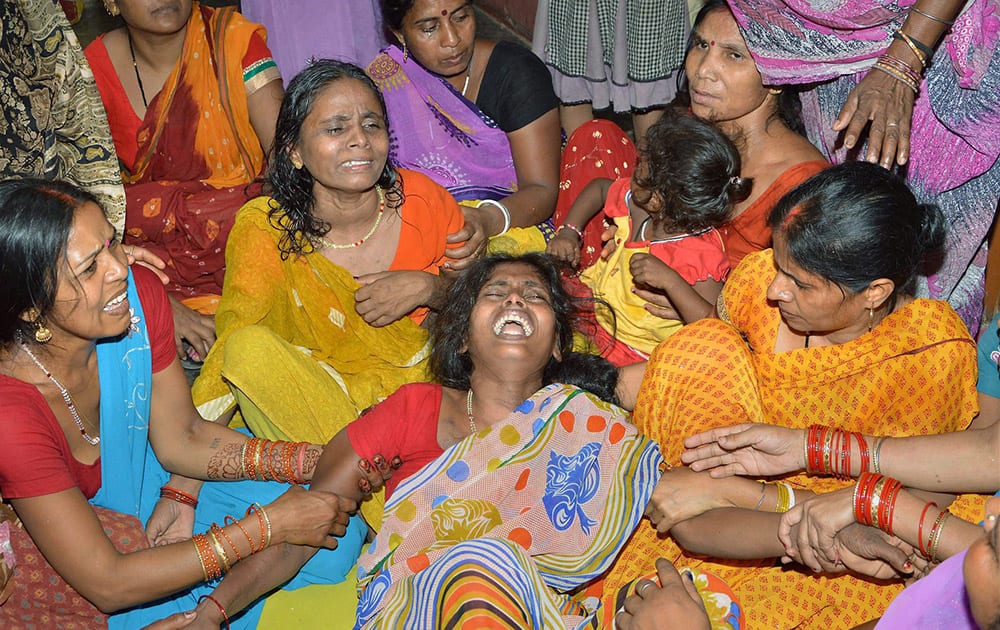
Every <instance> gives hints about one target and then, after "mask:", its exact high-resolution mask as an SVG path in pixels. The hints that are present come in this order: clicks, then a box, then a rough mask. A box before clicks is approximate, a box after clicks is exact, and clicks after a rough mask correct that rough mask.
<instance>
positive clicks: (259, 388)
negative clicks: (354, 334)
mask: <svg viewBox="0 0 1000 630" xmlns="http://www.w3.org/2000/svg"><path fill="white" fill-rule="evenodd" d="M222 366H223V367H222V375H223V377H224V378H225V379H226V381H228V382H229V385H230V388H231V389H232V392H233V395H234V396H235V398H236V402H237V404H238V405H239V408H240V413H241V414H242V416H243V420H244V421H245V422H246V424H247V427H249V428H250V430H251V431H253V434H254V435H256V436H257V437H262V438H267V439H269V440H296V441H307V442H313V443H314V444H326V443H327V442H329V441H330V438H332V437H333V436H334V435H336V434H337V432H338V431H340V430H341V429H343V428H344V427H345V426H347V424H348V423H349V422H350V421H351V420H354V419H355V418H357V416H358V415H359V414H360V412H361V411H362V410H361V409H358V408H357V407H356V406H355V404H354V401H353V400H352V398H351V396H350V394H349V393H348V391H347V386H346V385H345V383H344V382H343V380H342V379H340V378H339V376H338V375H337V374H336V373H335V372H334V371H333V370H332V369H330V368H329V367H328V366H324V365H323V364H322V363H320V362H318V361H316V360H314V359H313V358H311V357H310V356H309V354H308V351H307V350H303V349H299V348H297V347H295V346H293V345H291V344H290V343H288V342H287V341H285V340H284V339H282V338H281V337H280V336H278V335H277V334H275V333H274V332H273V331H271V330H270V329H269V328H266V327H264V326H247V327H246V328H241V329H240V330H237V331H234V332H233V334H232V335H231V336H230V337H229V341H227V343H226V346H225V348H224V353H223V362H222Z"/></svg>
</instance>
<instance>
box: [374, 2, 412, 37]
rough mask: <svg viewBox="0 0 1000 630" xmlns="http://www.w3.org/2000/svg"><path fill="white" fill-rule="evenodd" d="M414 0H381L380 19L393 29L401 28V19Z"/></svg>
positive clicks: (408, 10)
mask: <svg viewBox="0 0 1000 630" xmlns="http://www.w3.org/2000/svg"><path fill="white" fill-rule="evenodd" d="M413 2H414V0H382V1H381V2H380V3H379V4H381V5H382V21H383V22H385V25H386V26H388V27H389V28H390V29H392V30H394V31H399V30H402V29H403V19H404V18H405V17H406V14H407V13H409V12H410V9H412V8H413Z"/></svg>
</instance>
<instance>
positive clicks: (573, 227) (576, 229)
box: [557, 223, 583, 241]
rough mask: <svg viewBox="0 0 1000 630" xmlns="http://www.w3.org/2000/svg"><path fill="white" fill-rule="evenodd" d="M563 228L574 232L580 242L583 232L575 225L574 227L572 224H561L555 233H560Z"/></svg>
mask: <svg viewBox="0 0 1000 630" xmlns="http://www.w3.org/2000/svg"><path fill="white" fill-rule="evenodd" d="M563 228H566V229H569V230H573V231H574V232H576V235H577V236H579V237H580V240H581V241H582V240H583V230H581V229H580V228H579V227H577V226H576V225H574V224H572V223H563V224H562V225H560V226H559V230H557V231H562V229H563Z"/></svg>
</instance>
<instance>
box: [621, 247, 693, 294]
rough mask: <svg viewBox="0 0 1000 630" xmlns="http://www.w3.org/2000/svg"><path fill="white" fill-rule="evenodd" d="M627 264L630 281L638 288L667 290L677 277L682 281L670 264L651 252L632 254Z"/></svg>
mask: <svg viewBox="0 0 1000 630" xmlns="http://www.w3.org/2000/svg"><path fill="white" fill-rule="evenodd" d="M628 266H629V271H630V272H632V281H633V282H634V283H635V286H637V287H640V288H643V287H646V288H653V289H659V290H661V291H667V290H669V288H670V286H671V285H672V284H673V283H674V282H675V281H676V280H677V279H680V280H681V282H683V281H684V280H683V278H681V277H680V275H679V274H678V273H677V272H676V271H674V270H673V269H672V268H671V267H670V265H668V264H666V263H665V262H663V261H662V260H660V259H659V258H657V257H656V256H653V255H651V254H634V255H633V256H632V259H631V260H630V261H629V265H628Z"/></svg>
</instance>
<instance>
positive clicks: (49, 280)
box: [0, 179, 100, 347]
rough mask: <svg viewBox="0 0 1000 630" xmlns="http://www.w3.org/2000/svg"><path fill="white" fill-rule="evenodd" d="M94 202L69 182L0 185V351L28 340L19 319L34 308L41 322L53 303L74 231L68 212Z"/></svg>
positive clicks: (25, 324)
mask: <svg viewBox="0 0 1000 630" xmlns="http://www.w3.org/2000/svg"><path fill="white" fill-rule="evenodd" d="M88 201H90V202H93V203H95V204H97V205H98V206H100V204H99V203H98V201H97V199H96V198H95V197H94V196H93V195H92V194H90V193H89V192H87V191H85V190H81V189H80V188H77V187H76V186H74V185H72V184H68V183H65V182H60V181H48V180H42V179H10V180H7V181H3V182H0V278H3V279H4V280H3V285H4V289H3V291H0V305H2V306H0V347H6V346H8V345H9V344H11V343H13V342H14V340H15V339H16V338H17V336H18V334H20V335H21V336H23V337H24V338H25V339H33V338H34V335H33V331H34V327H33V326H32V325H31V323H29V322H26V321H24V320H23V319H21V316H22V315H23V314H24V312H25V311H27V310H28V309H32V308H34V309H35V310H37V311H38V313H39V316H40V317H41V318H42V319H45V317H46V316H47V315H48V314H49V311H50V310H51V309H52V305H53V304H54V303H55V298H56V288H57V286H58V270H59V263H60V261H61V260H62V259H63V258H65V256H66V242H67V241H68V240H69V234H70V230H71V229H72V227H73V214H74V212H75V211H76V209H77V208H79V207H80V206H82V205H83V204H84V203H86V202H88Z"/></svg>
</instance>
